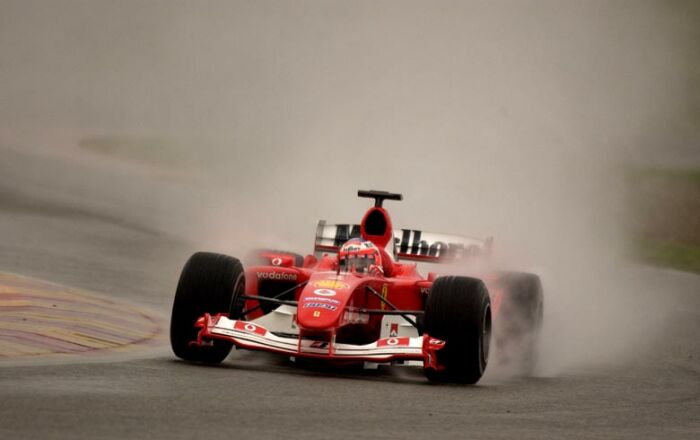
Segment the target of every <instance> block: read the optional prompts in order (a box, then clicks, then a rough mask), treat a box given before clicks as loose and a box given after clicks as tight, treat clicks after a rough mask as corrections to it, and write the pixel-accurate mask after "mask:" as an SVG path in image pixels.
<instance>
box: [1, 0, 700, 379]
mask: <svg viewBox="0 0 700 440" xmlns="http://www.w3.org/2000/svg"><path fill="white" fill-rule="evenodd" d="M698 24H700V4H698V3H697V2H690V1H689V2H679V1H656V2H646V1H615V2H612V1H611V2H595V1H577V2H564V1H537V2H524V1H513V2H491V1H484V2H405V1H402V2H388V1H380V2H371V1H368V2H344V1H341V2H306V1H301V2H266V1H250V2H224V1H221V2H215V1H206V2H179V1H149V2H134V1H120V2H108V1H60V2H58V1H56V2H51V1H7V0H2V1H0V147H1V148H2V149H1V150H0V154H2V157H0V159H2V160H0V173H2V175H3V181H4V182H5V183H6V184H5V185H4V187H3V188H0V195H2V194H3V193H5V194H8V193H12V194H21V195H25V196H26V197H27V198H30V199H31V200H33V201H35V202H36V203H59V204H63V205H70V206H76V207H80V208H81V209H86V210H91V211H94V212H99V213H102V214H103V215H107V216H110V217H111V218H114V219H117V220H118V221H123V222H127V223H128V224H134V225H139V226H140V227H143V228H146V229H148V230H150V231H154V232H157V233H163V234H169V235H172V236H175V237H178V238H180V239H184V240H187V241H189V242H191V243H193V245H196V247H198V248H204V249H211V250H220V251H224V252H227V253H230V254H234V255H240V254H242V253H243V251H244V250H245V249H247V248H249V247H251V246H258V245H274V246H275V247H290V248H292V249H294V250H297V251H300V252H310V251H311V245H312V240H313V232H314V226H315V222H316V220H317V219H319V218H324V219H327V220H329V221H339V222H341V221H342V222H352V221H357V220H359V219H360V217H361V215H362V213H363V209H364V208H365V207H366V205H367V201H366V200H359V199H357V198H356V197H355V192H356V190H357V189H360V188H362V189H383V190H389V191H396V192H402V193H403V194H404V201H403V202H401V203H392V202H387V203H388V206H389V207H390V209H391V213H392V216H393V220H394V223H395V224H396V225H397V226H399V227H410V228H420V229H424V230H429V231H436V232H445V233H458V234H466V235H475V236H487V235H493V236H495V251H496V258H497V259H498V260H499V261H502V262H503V263H504V264H505V263H507V264H508V265H509V267H518V268H532V269H534V270H537V271H538V272H540V273H542V275H543V280H544V284H545V289H546V291H545V309H546V312H545V320H546V324H545V346H544V348H545V360H546V362H545V363H544V364H545V368H543V370H542V373H543V374H555V373H557V372H560V371H565V370H566V369H567V368H573V367H577V366H582V365H589V364H596V363H605V364H609V363H611V362H618V361H619V362H628V361H630V360H638V359H639V358H640V356H645V355H646V354H647V353H649V349H650V348H652V347H653V344H655V343H658V341H659V340H662V338H663V334H664V330H663V329H664V326H665V325H668V322H667V321H668V320H667V317H668V313H670V311H671V310H673V307H674V305H673V304H668V303H667V302H665V301H664V300H663V296H660V295H659V294H658V291H659V290H662V289H663V286H648V285H645V286H640V285H639V282H637V281H636V279H635V277H634V276H633V275H631V274H630V272H629V268H628V266H627V264H626V263H624V259H623V254H624V244H625V241H626V238H627V234H628V232H629V231H628V228H627V227H626V225H627V224H628V223H629V220H630V219H629V217H628V212H627V210H626V206H625V190H626V188H625V185H624V182H623V179H622V177H623V176H624V174H625V172H626V170H628V169H629V167H630V166H639V165H649V164H652V165H664V166H679V165H682V166H689V165H695V166H697V165H698V164H700V147H699V144H700V99H699V98H698V96H699V94H700V93H699V92H698V90H699V84H700V80H699V79H698V77H699V75H700V67H699V66H700V26H698ZM7 182H10V183H9V184H7ZM3 232H4V233H12V231H3ZM168 294H170V292H168ZM660 338H661V339H660Z"/></svg>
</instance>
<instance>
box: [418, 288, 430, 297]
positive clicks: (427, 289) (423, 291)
mask: <svg viewBox="0 0 700 440" xmlns="http://www.w3.org/2000/svg"><path fill="white" fill-rule="evenodd" d="M429 293H430V287H421V288H420V294H421V295H427V294H429Z"/></svg>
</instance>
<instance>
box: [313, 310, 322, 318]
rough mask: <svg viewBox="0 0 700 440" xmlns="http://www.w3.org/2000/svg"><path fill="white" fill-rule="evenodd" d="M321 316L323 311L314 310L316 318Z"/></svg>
mask: <svg viewBox="0 0 700 440" xmlns="http://www.w3.org/2000/svg"><path fill="white" fill-rule="evenodd" d="M319 316H321V311H320V310H314V318H318V317H319Z"/></svg>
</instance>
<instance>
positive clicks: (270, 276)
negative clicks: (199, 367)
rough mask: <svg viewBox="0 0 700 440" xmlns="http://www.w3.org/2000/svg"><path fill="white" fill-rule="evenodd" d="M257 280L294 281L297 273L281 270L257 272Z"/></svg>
mask: <svg viewBox="0 0 700 440" xmlns="http://www.w3.org/2000/svg"><path fill="white" fill-rule="evenodd" d="M256 275H257V276H258V279H259V280H276V281H296V280H297V274H295V273H282V272H257V273H256Z"/></svg>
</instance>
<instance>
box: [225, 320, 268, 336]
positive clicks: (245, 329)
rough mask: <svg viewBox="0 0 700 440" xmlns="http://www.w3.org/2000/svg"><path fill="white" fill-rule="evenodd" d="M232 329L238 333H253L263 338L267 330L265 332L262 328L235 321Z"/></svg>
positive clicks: (249, 323)
mask: <svg viewBox="0 0 700 440" xmlns="http://www.w3.org/2000/svg"><path fill="white" fill-rule="evenodd" d="M233 328H234V329H235V330H238V331H242V332H247V333H255V334H258V335H261V336H265V333H267V330H265V329H264V328H263V327H260V326H258V325H255V324H253V323H251V322H245V321H236V323H235V324H234V325H233Z"/></svg>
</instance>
